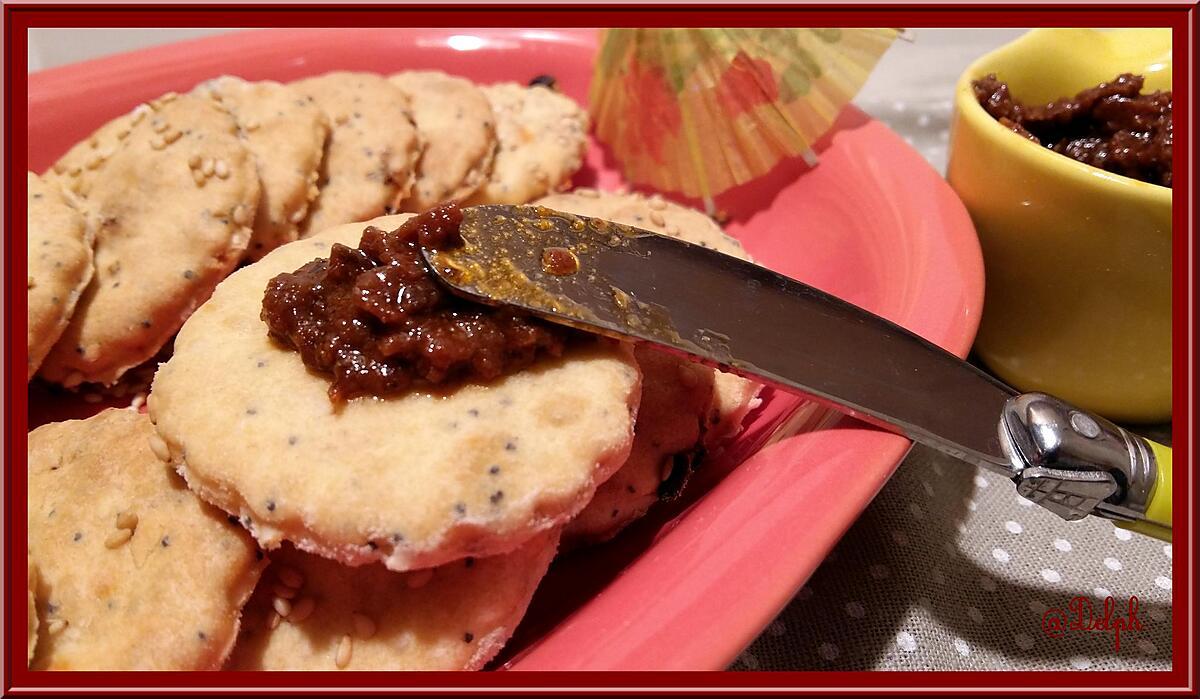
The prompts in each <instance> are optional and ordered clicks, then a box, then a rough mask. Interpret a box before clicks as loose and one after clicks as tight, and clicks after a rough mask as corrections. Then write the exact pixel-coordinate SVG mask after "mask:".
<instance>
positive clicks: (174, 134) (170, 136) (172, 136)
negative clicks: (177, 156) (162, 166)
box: [163, 131, 183, 145]
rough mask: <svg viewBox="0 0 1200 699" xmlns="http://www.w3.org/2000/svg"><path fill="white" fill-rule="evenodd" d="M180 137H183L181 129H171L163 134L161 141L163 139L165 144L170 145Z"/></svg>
mask: <svg viewBox="0 0 1200 699" xmlns="http://www.w3.org/2000/svg"><path fill="white" fill-rule="evenodd" d="M181 138H183V132H182V131H171V132H169V133H167V134H165V135H164V136H163V141H165V142H166V143H167V145H170V144H172V143H174V142H176V141H178V140H179V139H181Z"/></svg>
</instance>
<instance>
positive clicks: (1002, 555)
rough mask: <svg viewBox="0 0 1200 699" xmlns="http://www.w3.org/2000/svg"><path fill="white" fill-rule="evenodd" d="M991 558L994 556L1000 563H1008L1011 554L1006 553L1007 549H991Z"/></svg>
mask: <svg viewBox="0 0 1200 699" xmlns="http://www.w3.org/2000/svg"><path fill="white" fill-rule="evenodd" d="M992 558H995V559H996V560H997V561H1000V562H1001V563H1008V562H1009V561H1010V560H1012V556H1010V555H1008V551H1005V550H1004V549H992Z"/></svg>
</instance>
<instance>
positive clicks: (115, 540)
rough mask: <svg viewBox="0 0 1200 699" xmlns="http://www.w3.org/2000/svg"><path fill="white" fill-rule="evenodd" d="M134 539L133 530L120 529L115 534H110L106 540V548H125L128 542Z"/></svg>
mask: <svg viewBox="0 0 1200 699" xmlns="http://www.w3.org/2000/svg"><path fill="white" fill-rule="evenodd" d="M132 537H133V530H132V529H118V530H116V531H115V532H113V533H112V534H109V535H108V538H107V539H105V540H104V547H105V548H110V549H115V548H119V547H121V546H123V545H124V544H125V542H126V541H129V539H130V538H132Z"/></svg>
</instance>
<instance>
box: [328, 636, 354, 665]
mask: <svg viewBox="0 0 1200 699" xmlns="http://www.w3.org/2000/svg"><path fill="white" fill-rule="evenodd" d="M353 653H354V641H353V640H352V639H351V638H350V634H346V635H345V636H342V640H341V642H340V643H338V648H337V655H335V656H334V658H333V662H334V663H335V664H337V666H338V669H345V668H346V666H347V665H349V664H350V656H351V655H352V654H353Z"/></svg>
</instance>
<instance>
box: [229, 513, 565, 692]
mask: <svg viewBox="0 0 1200 699" xmlns="http://www.w3.org/2000/svg"><path fill="white" fill-rule="evenodd" d="M557 542H558V530H550V531H547V532H544V533H542V534H539V535H537V536H535V537H534V538H532V539H530V540H529V541H527V542H525V543H524V544H522V545H521V546H519V547H517V548H516V549H514V550H513V551H511V552H509V553H505V554H500V555H498V556H489V557H487V558H478V559H468V560H465V561H463V560H460V561H454V562H452V563H447V564H445V565H442V566H438V567H437V568H432V569H425V570H420V571H413V572H408V573H397V572H394V571H390V570H388V569H387V568H385V567H383V566H382V565H379V564H378V563H373V564H369V565H365V566H360V567H357V568H351V567H347V566H345V565H342V564H341V563H338V562H336V561H331V560H329V559H326V558H322V557H320V556H314V555H312V554H308V553H304V552H302V551H297V550H296V549H295V548H293V547H292V546H285V547H283V548H281V549H279V551H277V552H275V553H274V554H273V555H272V567H271V568H268V569H267V572H266V574H265V575H264V578H265V579H266V580H270V579H272V577H277V578H279V579H280V580H281V589H280V590H279V591H283V589H286V590H287V592H286V593H285V594H290V595H292V598H291V600H290V602H289V604H288V605H287V606H286V607H283V606H282V605H276V600H277V599H279V597H278V594H277V592H278V591H276V590H275V589H274V588H272V587H271V586H263V585H260V586H259V589H258V590H257V591H256V592H255V594H254V596H253V597H252V598H251V600H250V602H249V604H247V605H246V613H245V615H244V622H243V625H242V633H241V636H240V637H239V639H238V643H237V646H236V647H235V648H234V651H233V655H232V656H230V658H229V663H228V665H227V669H230V670H309V671H311V670H330V671H332V670H479V669H481V668H482V667H483V666H484V665H485V664H486V663H487V662H488V661H489V660H491V659H492V658H493V657H495V655H496V654H497V653H498V652H499V651H500V649H501V648H502V647H503V646H504V643H505V642H506V641H507V640H508V638H509V637H510V636H511V635H512V632H513V629H515V628H516V626H517V623H518V622H519V621H520V620H521V617H522V616H524V614H525V610H526V608H527V607H528V606H529V601H530V599H531V598H532V597H533V592H534V590H535V589H537V585H538V583H539V582H540V581H541V579H542V576H543V575H545V573H546V569H547V567H548V566H549V565H550V560H551V559H552V558H553V557H554V552H555V549H556V545H557ZM468 561H469V562H468ZM283 571H287V572H288V573H291V574H294V575H299V576H300V582H299V584H298V585H297V586H296V587H288V586H286V584H283V583H282V576H280V575H279V574H280V573H282V572H283ZM280 607H282V609H283V610H284V611H285V612H286V614H284V615H280V613H279V608H280Z"/></svg>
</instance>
